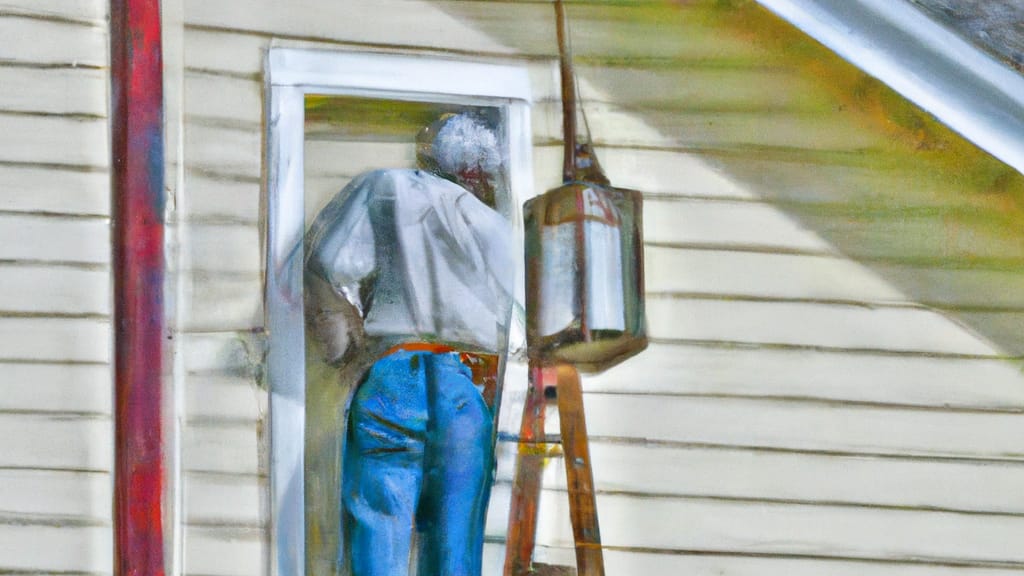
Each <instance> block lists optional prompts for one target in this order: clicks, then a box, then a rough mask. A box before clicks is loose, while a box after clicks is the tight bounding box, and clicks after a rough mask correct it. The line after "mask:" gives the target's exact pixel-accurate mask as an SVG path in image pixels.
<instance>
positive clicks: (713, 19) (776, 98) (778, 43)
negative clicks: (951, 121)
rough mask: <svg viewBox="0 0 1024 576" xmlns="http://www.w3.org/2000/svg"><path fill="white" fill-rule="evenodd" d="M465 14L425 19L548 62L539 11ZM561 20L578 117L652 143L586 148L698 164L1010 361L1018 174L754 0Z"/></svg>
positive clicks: (467, 6) (609, 136) (1023, 203)
mask: <svg viewBox="0 0 1024 576" xmlns="http://www.w3.org/2000/svg"><path fill="white" fill-rule="evenodd" d="M936 1H938V0H936ZM477 4H478V3H475V2H465V3H461V2H460V3H443V4H441V5H439V8H442V9H444V10H446V11H448V12H449V13H451V14H452V15H453V16H455V17H458V18H460V19H463V20H466V21H469V22H470V23H471V24H472V25H474V26H476V27H478V28H479V29H481V30H483V31H484V32H486V33H488V34H490V35H492V36H493V37H495V38H497V39H498V40H500V41H501V42H503V43H505V44H507V45H509V46H512V47H515V48H517V49H519V50H521V51H522V52H524V53H527V54H531V55H534V56H550V57H554V56H555V54H556V53H557V51H556V49H555V45H554V34H553V27H552V26H553V16H552V15H551V14H549V12H550V11H549V10H548V8H549V7H548V6H546V5H538V6H536V9H531V11H529V12H527V11H526V10H524V9H522V8H520V7H519V6H516V5H515V4H514V3H501V4H500V5H496V6H492V7H490V8H489V9H488V10H483V9H481V8H480V7H479V6H476V5H477ZM503 10H504V11H506V12H507V16H509V18H504V17H503V12H502V11H503ZM513 12H516V16H517V17H518V18H519V20H518V21H517V20H515V19H512V18H511V16H512V14H513ZM524 14H525V15H527V16H529V17H532V18H534V19H535V20H536V22H531V21H529V20H528V19H527V20H523V19H522V17H523V16H524ZM569 14H570V19H571V23H572V26H573V39H574V52H575V54H574V56H575V59H576V61H577V63H578V71H579V72H578V73H579V75H580V76H581V79H582V80H583V81H584V82H586V83H589V85H591V86H593V87H594V89H595V94H597V93H600V94H603V95H604V96H605V99H606V100H607V101H605V102H598V101H595V100H594V95H593V94H591V95H588V94H587V93H584V94H583V100H584V102H583V103H584V106H585V107H589V108H590V109H591V110H592V111H593V112H592V118H591V121H592V123H593V124H599V123H600V122H601V120H600V114H601V113H602V112H603V111H607V110H613V111H617V112H623V113H627V114H629V115H631V116H632V117H633V118H635V119H637V120H640V121H642V122H643V123H645V124H647V126H652V127H656V130H657V132H658V133H659V134H661V135H662V136H663V138H661V139H658V140H657V141H645V140H644V139H643V137H640V138H633V139H632V140H631V139H630V135H629V134H618V135H617V134H615V133H614V132H612V131H611V130H609V129H608V126H602V128H601V130H595V135H596V136H597V140H598V144H599V145H604V147H605V149H606V150H609V149H611V150H615V151H616V152H622V151H623V150H624V149H629V148H633V149H637V150H642V151H651V150H662V151H665V152H670V153H671V152H679V153H685V154H689V155H694V156H697V157H699V158H701V159H702V160H704V161H705V162H707V163H708V164H709V165H711V166H713V167H715V168H716V169H718V170H719V171H720V172H721V173H722V174H723V175H725V176H727V177H728V178H730V179H732V180H733V181H735V182H737V183H739V184H741V185H742V186H743V187H744V188H746V189H747V190H749V191H751V192H752V193H753V194H755V195H756V196H757V197H758V198H756V199H754V200H753V201H755V202H767V203H769V204H770V205H772V206H774V207H776V208H777V209H779V210H782V211H784V212H785V213H786V214H788V215H790V216H791V217H793V218H795V219H797V220H798V221H799V222H800V223H801V224H802V225H803V226H805V227H806V228H807V229H809V230H811V231H813V232H815V233H816V234H818V235H820V236H821V237H822V238H824V239H825V240H826V241H827V242H829V243H830V244H831V245H832V246H834V247H835V249H836V250H837V251H838V252H840V253H842V254H843V255H845V256H846V257H849V258H850V259H853V260H855V261H857V262H859V263H861V264H862V265H865V266H867V267H869V268H870V269H871V270H873V271H875V272H876V273H877V274H879V275H880V276H881V277H882V278H884V279H885V280H886V281H888V282H889V283H890V284H892V285H893V286H895V287H896V288H898V289H899V290H900V291H902V292H903V293H904V294H905V295H906V297H907V299H908V300H910V303H916V304H917V305H924V306H927V307H930V308H934V309H937V310H940V311H942V312H944V313H946V314H948V315H949V316H951V317H953V318H954V319H956V320H958V321H959V322H961V323H962V324H964V325H966V326H968V327H969V328H970V329H972V330H973V331H975V332H976V333H978V334H980V335H982V336H984V337H986V338H987V339H989V340H990V341H992V342H994V343H995V344H997V345H998V346H999V347H1001V348H1002V349H1003V350H1004V351H1005V352H1006V353H1007V354H1010V355H1014V356H1021V355H1024V233H1021V232H1020V231H1021V230H1024V176H1022V175H1021V174H1019V173H1017V172H1016V171H1014V170H1013V169H1012V168H1009V167H1008V166H1006V165H1004V164H1002V163H1000V162H999V161H997V160H995V159H994V158H992V157H991V156H989V155H988V154H987V153H985V152H983V151H981V150H979V149H977V148H976V147H974V146H973V145H972V144H971V143H969V142H967V141H965V140H964V139H962V138H960V137H959V136H958V135H956V134H955V133H953V132H952V131H950V130H949V129H948V128H946V127H945V126H943V125H942V124H940V123H939V122H937V121H936V120H935V119H934V118H933V117H931V116H930V115H929V114H928V113H926V112H923V111H921V110H920V109H918V108H916V107H915V106H914V105H913V104H911V103H910V102H908V101H906V100H905V99H903V98H902V97H901V96H899V95H898V94H896V93H895V92H893V91H892V90H890V89H889V88H887V87H886V86H884V85H883V84H881V83H880V82H878V81H877V80H875V79H873V78H871V77H869V76H867V75H866V74H864V73H862V72H860V71H859V70H857V69H856V68H854V67H853V66H852V65H850V64H849V63H847V62H845V61H843V60H842V59H840V58H839V57H837V56H836V55H834V54H833V53H831V52H830V51H828V50H827V49H826V48H824V47H823V46H822V45H820V44H818V43H817V42H816V41H814V40H813V39H811V38H809V37H807V36H805V35H804V34H803V33H802V32H800V31H799V30H797V29H796V28H794V27H792V26H791V25H789V24H788V23H786V22H784V21H782V20H781V19H779V18H777V17H776V16H774V15H773V14H771V13H769V12H768V11H767V10H765V9H763V8H761V7H760V6H759V5H758V4H756V3H755V2H754V1H753V0H716V1H712V0H692V1H689V0H688V1H683V0H677V1H667V0H666V1H663V2H650V3H643V4H641V5H636V4H631V3H619V2H607V3H575V4H570V7H569ZM512 22H521V24H518V23H517V24H516V25H512V24H511V23H512ZM548 32H551V34H550V35H548ZM588 99H589V102H588ZM588 105H589V106H588ZM536 144H537V145H538V146H552V147H553V146H557V145H558V143H557V142H554V143H546V142H538V143H536ZM627 151H628V150H627ZM536 156H538V157H540V156H542V155H540V154H537V155H536ZM610 176H612V177H613V179H615V178H616V174H614V173H611V174H610ZM680 176H681V177H683V178H685V174H683V173H681V174H680ZM709 201H714V199H713V198H712V199H709ZM746 201H750V200H749V199H747V200H746ZM692 248H696V249H700V248H701V247H699V246H696V247H692ZM744 248H749V249H750V250H752V251H763V250H764V249H765V248H764V247H760V246H749V247H739V248H738V249H744ZM734 249H736V248H735V247H734ZM756 282H757V278H756V277H753V276H752V277H751V283H756ZM721 296H725V297H728V296H729V295H721ZM740 296H742V295H740ZM853 304H855V305H866V306H876V305H878V306H892V305H907V304H908V303H907V302H902V303H901V302H855V303H853Z"/></svg>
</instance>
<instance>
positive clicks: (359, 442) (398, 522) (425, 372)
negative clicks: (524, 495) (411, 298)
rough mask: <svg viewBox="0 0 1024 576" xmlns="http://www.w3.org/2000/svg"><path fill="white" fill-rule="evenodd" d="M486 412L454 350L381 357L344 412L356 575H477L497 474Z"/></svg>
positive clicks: (348, 527)
mask: <svg viewBox="0 0 1024 576" xmlns="http://www.w3.org/2000/svg"><path fill="white" fill-rule="evenodd" d="M492 427H493V422H492V419H491V412H490V411H489V410H488V408H487V405H486V404H485V403H484V401H483V398H482V397H481V396H480V393H479V392H478V391H477V389H476V388H475V387H474V386H473V380H472V377H471V374H470V370H469V368H468V367H466V366H465V365H464V364H462V363H461V362H460V361H459V357H458V354H457V353H433V352H422V351H415V352H413V351H405V350H399V351H397V352H394V353H392V354H390V355H388V356H385V357H384V358H381V359H380V360H378V361H377V362H376V363H375V364H374V365H373V367H372V368H370V371H369V373H368V374H367V376H366V378H365V379H364V380H363V382H362V384H360V385H359V388H358V390H357V391H356V394H355V397H354V398H353V400H352V405H351V408H350V410H349V419H348V439H347V441H346V443H345V454H344V467H343V472H342V502H343V505H344V507H345V516H344V518H343V520H342V522H343V524H344V529H345V531H346V532H345V534H346V538H345V539H346V540H347V541H348V546H349V558H350V559H351V562H352V574H353V576H405V575H407V574H408V573H409V564H410V548H411V540H412V533H413V528H414V527H415V530H416V531H417V535H418V553H417V557H418V564H419V568H418V571H417V574H418V575H419V576H478V575H479V574H480V570H481V563H482V560H483V558H482V557H483V532H484V520H485V514H486V512H487V501H488V498H489V495H490V488H491V481H492V477H493V468H494V466H493V449H492V446H491V430H492Z"/></svg>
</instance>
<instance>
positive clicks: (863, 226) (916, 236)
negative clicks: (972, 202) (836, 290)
mask: <svg viewBox="0 0 1024 576" xmlns="http://www.w3.org/2000/svg"><path fill="white" fill-rule="evenodd" d="M794 216H795V217H796V218H798V219H799V220H800V221H801V222H803V223H804V225H805V226H807V227H808V228H811V229H813V230H815V231H816V232H817V233H818V234H820V235H821V236H822V237H823V238H825V239H826V240H828V241H829V242H830V243H832V244H833V245H835V246H837V247H839V248H840V249H842V250H843V251H844V253H846V254H848V255H850V256H851V257H852V258H867V259H888V260H900V259H902V260H912V259H929V260H939V261H946V262H949V263H950V264H955V263H956V262H957V261H962V262H965V263H967V264H970V263H971V262H972V261H977V260H980V259H984V258H989V259H1013V260H1014V261H1015V264H1014V266H1013V268H1014V269H1016V270H1020V268H1021V264H1020V262H1021V261H1022V260H1024V238H1022V237H1020V236H1019V235H1018V234H1017V233H1016V229H1017V226H1019V223H1017V219H1016V216H1015V215H1013V214H1009V215H1007V216H1006V217H1002V216H1001V215H998V214H996V213H990V214H989V217H980V218H979V217H977V216H975V215H970V214H960V215H958V214H948V215H943V214H922V215H918V214H910V215H901V214H899V213H898V212H895V213H891V214H890V215H888V216H889V217H884V216H886V215H884V214H883V215H880V214H877V213H871V212H870V211H868V212H867V213H863V214H839V215H833V214H827V213H825V214H823V213H817V212H815V210H814V208H813V207H808V208H805V209H803V210H800V211H799V212H798V213H795V214H794ZM1010 224H1013V225H1010Z"/></svg>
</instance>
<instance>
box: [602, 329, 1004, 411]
mask: <svg viewBox="0 0 1024 576" xmlns="http://www.w3.org/2000/svg"><path fill="white" fill-rule="evenodd" d="M585 383H586V384H585V387H586V389H587V390H588V391H590V392H605V393H613V394H629V393H636V394H639V393H650V394H680V395H721V396H763V397H776V398H812V399H821V400H828V401H837V402H843V401H845V402H862V403H879V404H897V405H899V404H905V405H912V406H922V407H933V408H940V409H941V408H943V407H957V408H968V409H993V410H1008V411H1016V410H1020V409H1021V407H1024V374H1022V367H1021V364H1020V363H1019V362H1016V363H1011V362H1007V361H1003V360H963V359H957V358H929V357H906V356H899V355H873V354H850V353H845V352H828V351H820V350H771V349H743V348H724V347H723V348H716V347H707V346H688V345H668V344H651V345H650V347H648V349H647V350H646V351H644V352H643V353H642V354H640V355H638V356H634V357H633V358H630V359H629V360H627V361H626V362H624V363H622V364H620V365H618V366H616V367H613V368H611V369H609V370H608V371H606V372H604V373H601V374H597V375H587V376H585Z"/></svg>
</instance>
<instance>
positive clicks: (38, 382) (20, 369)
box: [0, 361, 113, 415]
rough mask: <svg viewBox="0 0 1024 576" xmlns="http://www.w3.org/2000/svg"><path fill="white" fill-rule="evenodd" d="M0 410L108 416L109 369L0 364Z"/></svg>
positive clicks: (89, 366)
mask: <svg viewBox="0 0 1024 576" xmlns="http://www.w3.org/2000/svg"><path fill="white" fill-rule="evenodd" d="M0 372H2V373H3V375H4V377H3V382H2V383H0V391H2V392H0V410H13V411H31V412H53V413H54V414H55V415H59V414H60V413H61V412H72V413H88V414H110V413H111V404H112V403H113V398H112V393H111V383H112V382H113V374H112V372H111V368H110V367H109V366H102V365H74V364H9V363H8V364H5V363H3V362H2V361H0Z"/></svg>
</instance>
